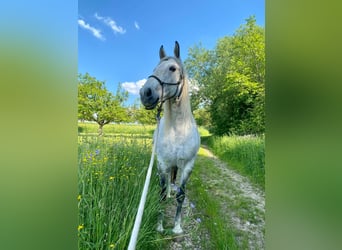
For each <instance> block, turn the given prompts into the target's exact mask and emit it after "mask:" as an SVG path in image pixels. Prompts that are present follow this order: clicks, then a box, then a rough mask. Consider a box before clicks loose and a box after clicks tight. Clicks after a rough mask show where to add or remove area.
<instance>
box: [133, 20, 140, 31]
mask: <svg viewBox="0 0 342 250" xmlns="http://www.w3.org/2000/svg"><path fill="white" fill-rule="evenodd" d="M134 27H135V28H136V29H137V30H140V26H139V24H138V22H137V21H135V22H134Z"/></svg>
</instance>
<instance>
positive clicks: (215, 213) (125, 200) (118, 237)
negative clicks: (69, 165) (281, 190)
mask: <svg viewBox="0 0 342 250" xmlns="http://www.w3.org/2000/svg"><path fill="white" fill-rule="evenodd" d="M154 128H155V126H151V125H148V126H143V125H134V124H131V125H125V124H109V125H106V126H104V135H103V136H101V137H98V136H97V124H93V123H79V124H78V132H79V134H78V155H79V157H78V161H79V162H78V163H79V164H78V165H79V171H78V175H79V176H78V190H79V195H78V197H77V199H78V208H79V223H78V238H79V241H78V248H79V249H127V246H128V243H129V239H130V234H131V231H132V228H133V224H134V220H135V215H136V212H137V207H138V204H139V201H140V196H141V192H142V188H143V185H144V181H145V176H146V171H147V167H148V164H149V160H150V157H151V149H152V134H153V131H154ZM200 134H201V136H202V141H204V142H205V143H206V144H207V145H208V146H209V147H210V148H211V149H212V150H213V151H214V153H215V154H217V155H218V156H219V157H220V158H221V157H222V158H223V159H224V160H225V161H228V162H229V165H233V166H234V167H236V168H238V169H239V170H240V171H241V172H242V173H244V174H246V175H247V176H249V177H250V178H252V179H253V180H255V181H256V183H260V185H261V186H263V185H262V183H263V180H264V165H263V164H264V161H263V158H262V157H263V155H264V150H263V147H264V144H263V138H254V137H246V138H242V137H237V136H235V137H227V138H226V137H212V136H210V134H209V132H208V131H207V130H206V129H204V128H200ZM248 141H249V143H248ZM252 145H254V146H252ZM256 155H258V156H256ZM201 157H202V158H201ZM201 157H200V158H199V159H200V160H201V162H198V161H197V163H196V165H197V166H198V168H199V169H198V173H200V169H201V168H203V169H205V168H206V167H207V165H206V166H201V165H204V164H210V162H209V158H205V157H203V156H201ZM206 159H207V160H208V162H206V161H205V160H206ZM253 162H254V163H253ZM195 172H196V171H195V169H194V177H193V180H192V181H190V183H189V190H192V191H191V192H190V193H189V194H191V195H192V196H193V197H196V196H197V197H198V199H197V206H198V208H199V209H200V210H201V211H203V212H205V209H207V211H206V212H210V217H211V218H212V219H211V220H210V221H209V220H204V221H203V222H204V223H203V226H204V227H206V228H207V230H208V231H209V232H210V233H211V235H212V237H211V239H210V240H211V241H212V242H211V245H212V246H222V244H223V243H224V242H226V243H224V244H225V245H227V244H228V245H230V246H236V245H235V243H234V237H233V236H232V235H233V232H231V230H230V229H225V230H223V228H224V227H225V225H221V224H222V220H220V217H222V216H225V215H222V214H221V213H220V211H219V210H220V208H219V206H218V204H216V203H214V201H210V196H211V195H210V193H208V192H207V189H206V188H205V189H204V188H203V185H202V183H201V178H200V175H198V174H196V173H195ZM199 196H200V197H199ZM208 202H210V204H211V205H210V206H211V207H208V206H207V204H208ZM201 203H202V204H201ZM159 210H160V205H159V180H158V176H157V173H156V168H155V167H154V168H153V173H152V178H151V183H150V187H149V193H148V196H147V202H146V205H145V211H144V215H143V220H142V224H141V229H140V233H139V238H138V245H137V249H169V248H168V246H169V245H170V238H172V237H170V236H165V235H161V234H158V233H156V230H155V228H156V223H157V218H158V211H159ZM220 221H221V222H220ZM220 223H221V224H220ZM220 228H222V230H221V229H220ZM222 233H224V234H225V235H223V234H222ZM227 234H229V235H227ZM227 241H228V242H227ZM205 244H207V243H205Z"/></svg>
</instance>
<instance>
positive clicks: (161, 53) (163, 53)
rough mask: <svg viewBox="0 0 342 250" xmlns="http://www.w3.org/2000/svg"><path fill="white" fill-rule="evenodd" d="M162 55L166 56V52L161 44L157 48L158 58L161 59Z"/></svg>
mask: <svg viewBox="0 0 342 250" xmlns="http://www.w3.org/2000/svg"><path fill="white" fill-rule="evenodd" d="M164 57H166V53H165V51H164V47H163V45H162V46H160V49H159V58H160V59H163V58H164Z"/></svg>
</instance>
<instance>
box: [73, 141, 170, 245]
mask: <svg viewBox="0 0 342 250" xmlns="http://www.w3.org/2000/svg"><path fill="white" fill-rule="evenodd" d="M150 153H151V140H150V139H149V140H144V139H141V138H139V139H138V138H135V137H134V136H132V137H131V138H116V137H114V138H108V137H105V138H98V137H93V136H79V178H78V179H79V183H78V188H79V196H78V200H79V202H78V207H79V227H78V237H79V249H94V250H95V249H96V250H98V249H126V248H127V246H128V243H129V239H130V235H131V231H132V228H133V224H134V220H135V215H136V212H137V208H138V204H139V201H140V196H141V192H142V189H143V185H144V181H145V176H146V171H147V167H148V164H149V160H150ZM158 198H159V185H158V178H157V176H156V173H155V172H154V173H153V174H152V179H151V183H150V188H149V194H148V196H147V201H146V205H145V211H144V215H143V220H142V224H141V229H140V232H139V238H138V245H137V249H160V248H162V247H163V244H165V242H163V241H156V239H157V237H158V236H157V234H156V231H155V228H156V222H157V217H158V211H159V202H158Z"/></svg>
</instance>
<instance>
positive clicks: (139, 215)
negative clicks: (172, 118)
mask: <svg viewBox="0 0 342 250" xmlns="http://www.w3.org/2000/svg"><path fill="white" fill-rule="evenodd" d="M158 129H159V118H157V130H156V132H157V133H156V138H154V142H153V149H152V155H151V160H150V165H149V166H148V170H147V174H146V179H145V185H144V189H143V192H142V194H141V198H140V203H139V207H138V212H137V215H136V217H135V222H134V227H133V230H132V234H131V239H130V241H129V245H128V248H127V249H128V250H135V247H136V245H137V239H138V234H139V230H140V224H141V220H142V216H143V213H144V207H145V202H146V197H147V191H148V186H149V185H150V179H151V174H152V167H153V162H154V155H155V150H156V144H157V139H158V133H159V131H158Z"/></svg>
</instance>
